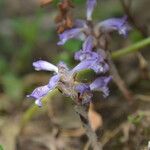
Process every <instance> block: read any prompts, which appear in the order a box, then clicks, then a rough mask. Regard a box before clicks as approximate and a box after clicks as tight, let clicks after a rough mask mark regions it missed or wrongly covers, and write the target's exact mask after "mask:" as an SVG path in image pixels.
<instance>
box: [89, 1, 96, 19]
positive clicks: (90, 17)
mask: <svg viewBox="0 0 150 150" xmlns="http://www.w3.org/2000/svg"><path fill="white" fill-rule="evenodd" d="M96 3H97V0H87V20H92V13H93V10H94V8H95V6H96Z"/></svg>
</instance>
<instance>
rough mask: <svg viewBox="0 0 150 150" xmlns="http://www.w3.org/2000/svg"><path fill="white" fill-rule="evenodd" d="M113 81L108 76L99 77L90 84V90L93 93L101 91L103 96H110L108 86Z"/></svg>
mask: <svg viewBox="0 0 150 150" xmlns="http://www.w3.org/2000/svg"><path fill="white" fill-rule="evenodd" d="M111 79H112V77H111V76H109V77H106V76H103V77H99V78H97V79H96V80H95V81H93V82H92V83H91V84H90V89H91V90H92V91H93V90H95V91H101V92H103V96H104V97H107V96H108V95H109V89H108V87H107V85H108V83H109V82H110V80H111Z"/></svg>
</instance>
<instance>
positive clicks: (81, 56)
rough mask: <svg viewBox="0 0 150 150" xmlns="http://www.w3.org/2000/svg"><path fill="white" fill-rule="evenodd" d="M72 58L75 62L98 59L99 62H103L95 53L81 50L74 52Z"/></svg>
mask: <svg viewBox="0 0 150 150" xmlns="http://www.w3.org/2000/svg"><path fill="white" fill-rule="evenodd" d="M74 58H75V60H79V61H83V60H89V59H92V60H93V59H94V60H96V59H98V60H99V62H102V61H103V60H104V59H103V57H102V56H101V55H100V54H98V53H96V52H90V51H83V50H80V51H78V52H76V53H75V55H74Z"/></svg>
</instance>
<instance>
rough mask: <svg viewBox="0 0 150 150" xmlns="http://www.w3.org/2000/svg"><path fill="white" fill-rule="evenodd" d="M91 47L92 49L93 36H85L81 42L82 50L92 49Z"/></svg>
mask: <svg viewBox="0 0 150 150" xmlns="http://www.w3.org/2000/svg"><path fill="white" fill-rule="evenodd" d="M92 49H93V37H92V36H88V37H87V38H86V40H85V42H84V43H83V47H82V50H83V51H92Z"/></svg>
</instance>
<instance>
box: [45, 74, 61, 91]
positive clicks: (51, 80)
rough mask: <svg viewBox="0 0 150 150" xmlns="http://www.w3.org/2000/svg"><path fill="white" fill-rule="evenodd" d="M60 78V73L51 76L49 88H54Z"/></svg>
mask: <svg viewBox="0 0 150 150" xmlns="http://www.w3.org/2000/svg"><path fill="white" fill-rule="evenodd" d="M59 80H60V76H59V75H58V74H57V75H54V76H53V77H51V78H50V81H49V83H48V87H49V89H50V90H52V89H54V88H55V87H56V86H57V84H58V82H59Z"/></svg>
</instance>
